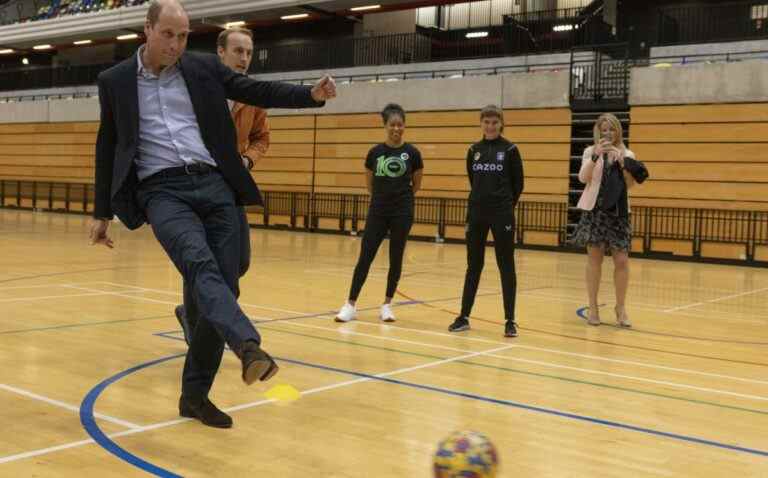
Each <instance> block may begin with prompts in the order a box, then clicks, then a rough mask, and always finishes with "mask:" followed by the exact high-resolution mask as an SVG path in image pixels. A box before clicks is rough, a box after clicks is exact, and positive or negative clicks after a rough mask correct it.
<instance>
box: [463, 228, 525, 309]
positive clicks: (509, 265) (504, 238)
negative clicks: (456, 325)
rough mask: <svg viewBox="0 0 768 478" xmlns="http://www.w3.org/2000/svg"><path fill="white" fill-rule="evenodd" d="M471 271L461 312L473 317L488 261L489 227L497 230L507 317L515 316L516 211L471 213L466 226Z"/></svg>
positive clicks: (494, 233) (465, 287)
mask: <svg viewBox="0 0 768 478" xmlns="http://www.w3.org/2000/svg"><path fill="white" fill-rule="evenodd" d="M466 228H467V229H466V240H467V274H466V276H465V278H464V292H463V294H462V298H461V315H462V317H467V318H469V315H470V313H471V312H472V306H473V305H474V303H475V296H476V295H477V287H478V284H479V283H480V274H481V273H482V272H483V265H484V263H485V243H486V241H487V239H488V231H489V230H490V231H491V232H492V233H493V241H494V246H495V249H496V264H497V265H498V266H499V273H500V274H501V290H502V293H503V296H504V316H505V317H504V318H505V319H506V320H512V321H514V320H515V296H516V295H517V275H516V274H515V242H514V240H515V217H514V216H513V215H512V213H508V214H494V215H488V216H475V217H472V216H470V217H469V218H468V220H467V226H466Z"/></svg>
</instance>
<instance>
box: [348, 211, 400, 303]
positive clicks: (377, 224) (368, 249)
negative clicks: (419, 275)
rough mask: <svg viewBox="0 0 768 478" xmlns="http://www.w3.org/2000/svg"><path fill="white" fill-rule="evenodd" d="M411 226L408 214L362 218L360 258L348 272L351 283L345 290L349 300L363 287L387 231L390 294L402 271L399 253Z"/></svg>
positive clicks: (355, 297)
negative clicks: (350, 275)
mask: <svg viewBox="0 0 768 478" xmlns="http://www.w3.org/2000/svg"><path fill="white" fill-rule="evenodd" d="M412 225H413V217H412V216H392V217H385V216H374V215H368V217H367V218H366V220H365V232H364V233H363V242H362V244H361V245H360V257H359V259H358V260H357V265H356V266H355V273H354V274H353V275H352V286H351V287H350V290H349V300H357V297H358V296H359V295H360V290H361V289H362V288H363V284H364V283H365V279H366V278H367V277H368V271H369V270H370V269H371V264H372V263H373V259H374V258H376V252H377V251H378V250H379V246H380V245H381V242H382V241H383V240H384V238H385V237H386V236H387V232H389V274H388V275H387V292H386V294H387V295H386V297H394V295H395V291H396V290H397V283H398V282H399V281H400V274H401V273H402V270H403V254H404V253H405V243H406V241H407V240H408V233H409V232H410V231H411V226H412Z"/></svg>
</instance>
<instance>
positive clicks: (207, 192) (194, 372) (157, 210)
mask: <svg viewBox="0 0 768 478" xmlns="http://www.w3.org/2000/svg"><path fill="white" fill-rule="evenodd" d="M137 199H138V201H139V205H140V206H141V207H143V208H144V210H145V213H146V215H147V219H148V221H149V223H150V225H151V226H152V231H153V232H154V234H155V237H157V240H158V241H159V242H160V244H161V245H162V246H163V249H165V252H166V254H168V257H169V258H170V259H171V261H172V262H173V264H174V265H175V266H176V269H178V271H179V272H180V273H181V275H182V277H183V278H184V282H185V284H187V286H188V287H189V289H190V291H191V296H192V300H193V302H194V304H195V307H196V308H197V313H198V314H199V320H198V322H197V326H196V327H195V329H194V333H193V334H192V339H191V343H190V346H189V350H188V351H187V357H186V361H185V363H184V373H183V376H182V393H183V394H184V395H185V396H206V395H207V394H208V392H209V390H210V388H211V385H213V380H214V377H215V376H216V372H217V371H218V369H219V365H220V364H221V357H222V353H223V351H224V344H225V343H226V344H227V345H229V347H230V348H231V349H234V350H237V349H239V348H240V346H241V344H242V343H243V342H244V341H246V340H255V341H257V342H261V337H260V336H259V333H258V332H257V331H256V328H255V327H254V326H253V324H252V323H251V321H250V320H249V319H248V317H246V316H245V314H244V313H243V311H242V310H241V309H240V307H239V306H238V305H237V299H236V298H235V293H236V291H237V280H238V276H239V269H240V227H239V219H238V209H237V207H236V206H235V196H234V192H233V191H232V189H231V188H230V187H229V185H228V184H227V183H226V182H225V181H224V178H223V177H222V176H221V174H219V173H218V172H212V173H209V174H203V175H191V176H177V177H172V178H163V177H153V178H149V179H147V180H146V181H143V182H142V183H141V184H140V185H139V188H138V190H137Z"/></svg>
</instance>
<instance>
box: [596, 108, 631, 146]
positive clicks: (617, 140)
mask: <svg viewBox="0 0 768 478" xmlns="http://www.w3.org/2000/svg"><path fill="white" fill-rule="evenodd" d="M603 123H608V126H610V127H611V129H612V130H613V131H614V132H615V133H616V134H614V135H613V145H614V146H616V147H618V148H620V149H622V150H626V149H627V147H626V146H624V134H623V132H622V128H621V121H619V118H617V117H616V116H614V115H612V114H611V113H603V114H601V115H600V117H598V118H597V121H595V127H594V128H592V135H593V137H594V140H595V145H598V144H600V138H601V133H600V127H601V126H602V125H603Z"/></svg>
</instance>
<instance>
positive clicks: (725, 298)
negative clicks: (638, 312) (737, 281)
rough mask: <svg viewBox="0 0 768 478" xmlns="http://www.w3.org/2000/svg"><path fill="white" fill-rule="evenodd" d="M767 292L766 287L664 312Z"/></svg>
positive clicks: (668, 310)
mask: <svg viewBox="0 0 768 478" xmlns="http://www.w3.org/2000/svg"><path fill="white" fill-rule="evenodd" d="M767 290H768V287H764V288H762V289H757V290H750V291H747V292H741V293H739V294H732V295H727V296H725V297H718V298H716V299H709V300H705V301H702V302H696V303H695V304H688V305H681V306H680V307H672V308H671V309H666V310H665V311H664V312H667V313H671V312H676V311H678V310H683V309H690V308H692V307H698V306H700V305H705V304H711V303H713V302H720V301H721V300H728V299H735V298H736V297H743V296H745V295H750V294H757V293H759V292H765V291H767Z"/></svg>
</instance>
